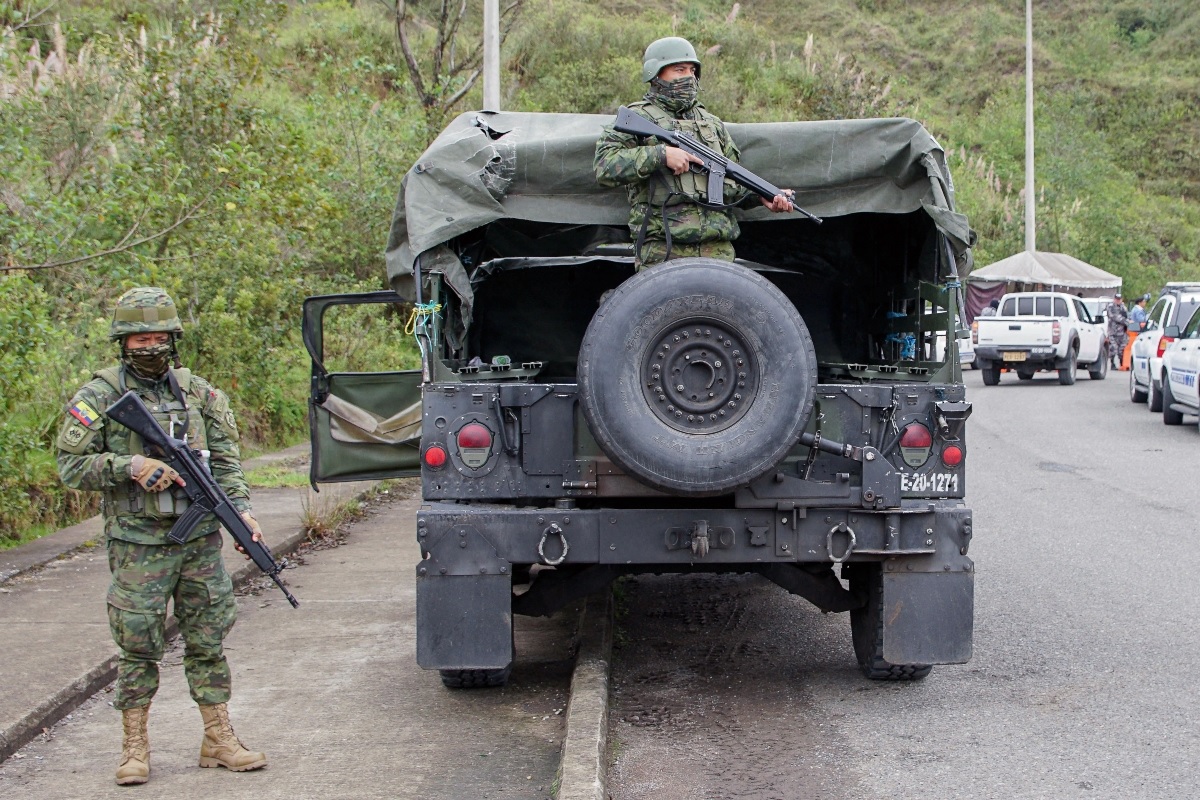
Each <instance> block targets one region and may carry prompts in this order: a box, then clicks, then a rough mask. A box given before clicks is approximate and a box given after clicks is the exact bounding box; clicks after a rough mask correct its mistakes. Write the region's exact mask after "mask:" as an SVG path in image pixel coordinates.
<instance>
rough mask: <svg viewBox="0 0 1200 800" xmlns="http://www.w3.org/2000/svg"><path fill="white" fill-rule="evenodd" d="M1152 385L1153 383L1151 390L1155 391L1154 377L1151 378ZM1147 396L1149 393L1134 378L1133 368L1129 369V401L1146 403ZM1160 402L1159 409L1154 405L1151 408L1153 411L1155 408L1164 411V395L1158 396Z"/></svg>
mask: <svg viewBox="0 0 1200 800" xmlns="http://www.w3.org/2000/svg"><path fill="white" fill-rule="evenodd" d="M1150 385H1151V391H1153V386H1154V379H1153V378H1151V379H1150ZM1146 397H1147V393H1146V392H1144V391H1142V390H1141V387H1140V386H1139V385H1138V381H1136V380H1134V379H1133V369H1130V371H1129V402H1130V403H1145V402H1146ZM1158 403H1159V407H1158V408H1157V409H1154V408H1153V407H1152V408H1151V409H1150V410H1151V411H1154V410H1158V411H1162V410H1163V407H1162V403H1163V398H1162V397H1159V398H1158Z"/></svg>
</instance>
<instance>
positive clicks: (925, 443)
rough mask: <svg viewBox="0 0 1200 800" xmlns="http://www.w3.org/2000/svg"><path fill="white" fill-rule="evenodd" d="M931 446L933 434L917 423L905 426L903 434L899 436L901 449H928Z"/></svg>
mask: <svg viewBox="0 0 1200 800" xmlns="http://www.w3.org/2000/svg"><path fill="white" fill-rule="evenodd" d="M932 444H933V434H931V433H930V432H929V429H928V428H926V427H925V426H924V425H922V424H921V423H919V422H914V423H912V424H911V425H906V426H905V427H904V433H902V434H900V446H901V447H929V446H930V445H932Z"/></svg>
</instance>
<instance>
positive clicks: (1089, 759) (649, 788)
mask: <svg viewBox="0 0 1200 800" xmlns="http://www.w3.org/2000/svg"><path fill="white" fill-rule="evenodd" d="M967 384H968V398H969V399H970V400H971V401H972V402H973V403H974V406H975V412H974V415H973V416H972V417H971V420H970V422H969V423H968V431H969V439H968V446H969V451H968V452H969V462H968V463H969V473H968V474H969V481H968V501H969V503H970V505H971V506H972V508H973V509H974V512H975V526H974V528H975V538H974V542H973V544H972V548H971V555H972V557H973V558H974V559H975V560H976V564H977V567H978V574H977V582H976V615H977V616H976V628H975V657H974V660H973V661H972V662H971V663H970V664H967V665H964V666H957V667H949V666H945V667H938V668H935V670H934V672H933V674H932V675H931V676H930V677H929V678H928V679H927V680H926V681H924V682H920V683H916V684H908V685H895V684H879V683H872V682H869V681H866V680H865V679H863V678H862V677H861V676H860V675H859V673H858V672H857V670H856V668H855V666H854V657H853V652H852V650H851V646H850V626H849V620H848V619H847V618H846V616H845V615H836V614H828V615H822V614H821V613H820V612H818V611H816V610H815V609H814V608H813V607H812V606H811V605H808V604H807V603H806V602H804V601H801V600H799V599H797V598H793V597H790V596H788V595H787V594H786V593H784V592H783V591H782V590H781V589H778V588H776V587H774V586H773V585H771V584H769V583H767V582H765V581H763V580H761V579H757V578H749V577H716V576H695V577H691V578H682V579H681V578H678V577H641V578H638V579H637V580H636V581H633V582H631V583H629V584H628V585H627V586H626V587H625V588H624V590H623V592H622V599H621V602H622V603H623V605H624V606H625V608H626V609H627V612H626V614H627V615H626V616H625V618H624V620H623V622H622V627H621V629H620V630H619V631H618V635H617V641H618V644H619V648H618V651H617V655H616V658H615V664H614V674H613V680H612V685H613V705H612V710H611V715H610V720H611V727H610V747H611V751H612V753H613V768H612V774H611V779H610V791H611V793H612V796H613V798H615V800H635V798H655V800H682V799H683V798H689V799H690V798H705V800H712V799H714V798H748V797H753V798H788V799H789V800H791V799H792V798H806V799H807V800H816V799H817V798H825V799H826V800H835V799H836V800H876V799H877V798H878V799H879V800H882V799H883V798H915V797H921V798H946V799H947V800H950V799H951V798H953V799H955V800H958V799H960V798H988V799H989V800H1019V799H1023V798H1106V799H1108V798H1111V799H1112V800H1132V799H1133V798H1155V799H1159V798H1163V799H1165V798H1170V799H1171V800H1175V799H1176V798H1197V797H1200V782H1198V780H1197V777H1196V775H1197V767H1200V692H1198V691H1197V688H1196V680H1197V676H1198V675H1200V616H1198V615H1197V611H1196V602H1195V599H1194V598H1195V587H1196V586H1197V581H1198V576H1200V525H1198V524H1197V522H1198V520H1197V515H1196V508H1197V507H1198V502H1200V501H1197V499H1196V487H1197V486H1200V458H1197V457H1196V454H1197V453H1198V452H1200V435H1198V433H1197V430H1196V426H1195V425H1194V424H1192V425H1188V426H1185V427H1182V428H1166V427H1165V426H1164V425H1163V424H1162V421H1161V415H1155V414H1150V413H1149V412H1148V411H1147V410H1146V406H1145V405H1136V406H1135V405H1133V404H1132V403H1130V402H1129V400H1128V393H1127V373H1112V374H1111V375H1110V376H1109V378H1108V379H1107V380H1105V381H1098V382H1093V381H1090V380H1089V379H1088V378H1087V377H1086V375H1083V376H1082V377H1081V378H1080V380H1079V382H1078V383H1077V384H1076V385H1075V386H1059V385H1058V383H1057V380H1056V378H1055V376H1054V375H1052V374H1047V375H1045V376H1039V377H1038V378H1037V379H1036V380H1035V381H1033V382H1031V383H1023V382H1018V381H1017V379H1016V377H1015V376H1013V375H1005V376H1004V377H1003V378H1002V381H1001V384H1000V385H999V386H996V387H984V386H982V385H981V381H980V377H979V373H978V372H970V373H968V375H967ZM1190 421H1192V422H1194V419H1193V420H1190ZM1169 492H1172V494H1168V493H1169Z"/></svg>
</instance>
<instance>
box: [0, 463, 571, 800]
mask: <svg viewBox="0 0 1200 800" xmlns="http://www.w3.org/2000/svg"><path fill="white" fill-rule="evenodd" d="M404 486H405V487H407V491H408V492H409V493H411V492H412V491H413V490H414V489H415V488H416V486H415V484H414V483H412V482H405V484H404ZM417 502H418V501H417V499H416V498H415V497H411V496H408V497H401V498H395V499H393V500H391V501H390V502H386V503H384V504H382V505H380V506H379V507H377V508H376V509H375V511H374V512H373V513H371V514H370V515H369V516H368V517H367V518H366V519H364V520H362V521H360V522H357V523H355V524H354V525H353V526H352V527H351V528H350V529H349V533H348V537H347V539H346V541H345V543H344V544H343V545H341V546H339V547H336V548H333V549H325V550H317V551H313V552H309V553H307V554H306V555H304V556H303V557H302V560H303V562H304V563H303V564H302V565H301V566H299V567H298V568H297V569H295V570H289V571H288V572H287V573H285V574H286V576H287V578H288V582H289V584H290V585H291V588H292V590H293V593H294V594H295V595H296V596H297V597H298V598H300V601H301V606H300V609H299V610H298V611H293V610H292V609H291V608H290V607H289V606H288V605H287V602H286V601H285V600H283V598H282V596H279V595H278V592H277V590H275V589H274V588H273V584H268V585H267V588H264V589H263V591H262V594H260V595H258V596H253V595H251V596H243V597H240V598H239V601H238V613H239V617H238V624H237V626H236V627H235V628H234V630H233V632H232V634H231V635H230V637H229V639H228V640H227V641H226V647H227V651H228V653H229V656H230V663H231V666H232V668H233V671H234V699H233V702H232V703H231V710H232V716H233V721H234V725H235V727H236V728H237V731H238V734H239V735H240V736H241V737H242V739H243V740H245V742H246V743H247V744H248V745H250V746H251V747H253V748H256V749H262V750H265V751H266V752H267V755H268V758H269V759H270V763H269V766H268V767H267V769H265V770H262V771H260V772H254V773H244V774H240V775H239V774H233V773H229V772H226V771H225V770H201V769H199V768H197V767H196V758H197V754H198V751H199V745H200V738H201V733H202V727H201V724H200V717H199V714H198V712H197V711H196V708H195V706H194V705H193V704H192V703H191V701H190V700H189V699H188V694H187V686H186V683H185V681H184V678H183V671H182V667H181V665H180V657H181V655H182V653H181V650H180V649H179V648H178V647H176V649H175V650H173V651H172V652H171V653H170V654H169V655H168V656H167V658H166V661H165V664H164V667H163V671H162V672H163V684H162V686H161V688H160V690H159V694H158V697H157V698H156V699H155V701H154V703H153V706H152V710H151V715H150V740H151V748H152V756H151V767H152V772H151V782H150V784H149V785H148V786H146V787H144V788H142V789H139V788H133V789H130V788H129V787H119V786H116V785H115V783H114V782H113V778H112V774H113V772H114V770H115V769H116V764H117V756H118V755H119V753H120V743H121V733H120V715H119V714H118V713H117V712H116V711H114V710H113V709H112V707H111V706H110V705H109V702H110V700H111V694H110V693H108V692H101V693H100V694H99V695H97V696H96V697H94V698H93V699H92V700H91V701H89V702H88V703H86V704H85V705H84V706H82V707H81V708H79V709H77V710H76V711H75V712H74V713H73V714H72V715H71V717H70V718H69V719H68V720H67V721H65V722H63V723H61V724H59V725H58V726H56V727H55V728H54V730H53V731H52V733H51V736H50V738H49V739H48V740H43V741H35V742H34V743H32V744H30V745H28V746H26V747H25V748H24V749H23V750H22V751H21V752H20V753H19V754H18V755H19V757H14V758H11V759H9V760H8V761H6V762H3V763H2V764H0V797H2V798H16V797H20V798H27V799H28V800H33V799H34V798H46V799H47V800H50V799H51V798H53V799H54V800H58V799H60V798H83V797H88V798H104V797H126V798H127V797H129V796H130V795H131V794H139V796H147V797H202V796H204V797H220V798H222V799H223V800H229V799H234V798H254V800H269V799H270V798H281V800H282V799H284V798H286V799H287V800H299V799H309V798H319V799H320V800H336V799H338V798H386V799H387V800H394V799H395V798H413V799H414V800H416V799H417V798H420V799H421V800H427V799H428V798H437V799H444V800H457V798H466V797H469V798H511V800H528V799H529V798H548V797H550V795H551V792H552V788H553V782H554V780H555V772H556V770H557V769H558V765H559V751H560V748H561V746H562V740H563V734H564V724H563V718H564V709H565V706H566V701H567V694H568V686H569V682H570V677H571V668H572V664H573V659H572V644H573V635H574V622H575V619H577V612H578V608H577V607H576V608H574V609H569V610H567V611H563V612H559V613H558V614H556V615H555V616H554V617H551V618H550V619H528V618H518V620H517V630H516V642H517V648H518V652H519V661H518V663H517V665H516V666H515V667H514V669H513V675H512V682H511V684H510V686H509V687H507V688H505V689H503V690H493V691H474V692H451V691H448V690H445V689H443V688H442V686H441V682H440V680H439V679H438V676H437V673H431V672H425V671H423V670H421V669H419V668H418V667H417V665H416V663H415V658H414V617H413V596H414V570H415V564H416V563H417V561H418V558H419V556H418V553H417V546H416V537H415V534H414V530H413V529H414V522H415V511H416V506H417ZM572 612H573V613H572ZM68 645H69V643H66V642H63V643H61V646H62V647H64V648H66V647H68Z"/></svg>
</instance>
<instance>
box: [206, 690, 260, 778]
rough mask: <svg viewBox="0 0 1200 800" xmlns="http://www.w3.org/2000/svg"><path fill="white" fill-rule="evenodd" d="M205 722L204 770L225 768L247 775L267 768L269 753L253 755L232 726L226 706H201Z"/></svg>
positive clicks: (217, 704) (219, 704) (222, 704)
mask: <svg viewBox="0 0 1200 800" xmlns="http://www.w3.org/2000/svg"><path fill="white" fill-rule="evenodd" d="M200 716H201V717H203V718H204V741H203V742H202V743H201V744H200V766H202V767H224V768H225V769H228V770H231V771H233V772H246V771H247V770H251V769H259V768H260V767H265V766H266V765H267V756H266V754H265V753H252V752H250V751H249V750H247V749H246V746H245V745H243V744H242V743H241V741H240V740H239V739H238V738H237V735H236V734H235V733H234V732H233V726H232V725H230V724H229V709H228V707H226V705H225V704H224V703H216V704H215V705H211V706H200Z"/></svg>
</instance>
